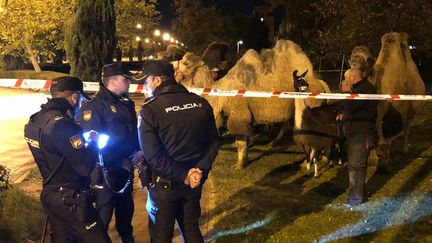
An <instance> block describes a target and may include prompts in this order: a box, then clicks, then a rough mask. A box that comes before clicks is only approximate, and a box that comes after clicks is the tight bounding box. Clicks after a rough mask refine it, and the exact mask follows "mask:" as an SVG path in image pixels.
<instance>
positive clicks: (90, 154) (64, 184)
mask: <svg viewBox="0 0 432 243" xmlns="http://www.w3.org/2000/svg"><path fill="white" fill-rule="evenodd" d="M50 92H51V96H52V99H49V100H48V102H47V103H46V104H44V105H42V107H41V108H42V109H41V110H40V111H39V112H37V113H35V114H34V115H32V116H31V117H30V120H29V122H28V123H27V124H26V126H25V129H24V136H25V139H26V141H27V143H28V145H29V148H30V150H31V152H32V154H33V157H34V159H35V161H36V164H37V166H38V168H39V171H40V173H41V175H42V177H43V179H44V182H43V189H42V192H41V197H40V198H41V202H42V206H43V208H44V210H45V212H46V213H47V214H48V220H49V222H50V224H51V229H52V235H51V242H59V243H64V242H77V241H78V242H90V243H95V242H111V241H110V239H109V236H108V234H107V232H106V230H104V229H103V227H102V225H101V222H100V220H99V217H98V214H97V211H96V210H95V209H94V208H93V205H92V204H91V201H90V200H89V199H88V190H89V186H90V173H91V171H92V170H93V168H94V167H95V164H96V161H97V148H96V145H95V144H96V143H95V142H94V141H95V140H97V137H98V134H96V133H92V135H91V136H90V140H89V141H88V142H89V143H86V141H85V140H84V138H83V135H82V134H83V131H82V129H81V127H80V126H78V125H77V124H76V123H75V121H74V119H73V117H74V109H75V108H76V107H77V106H78V104H79V100H80V97H81V96H84V93H83V83H82V82H81V80H79V79H78V78H75V77H60V78H55V79H53V80H52V85H51V89H50Z"/></svg>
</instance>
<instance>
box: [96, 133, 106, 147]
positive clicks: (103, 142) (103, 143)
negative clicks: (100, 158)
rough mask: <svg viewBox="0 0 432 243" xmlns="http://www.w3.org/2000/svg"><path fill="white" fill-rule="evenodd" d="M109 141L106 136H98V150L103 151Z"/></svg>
mask: <svg viewBox="0 0 432 243" xmlns="http://www.w3.org/2000/svg"><path fill="white" fill-rule="evenodd" d="M108 140H109V136H108V135H106V134H99V139H98V143H97V144H98V148H99V149H103V148H105V146H106V145H107V143H108Z"/></svg>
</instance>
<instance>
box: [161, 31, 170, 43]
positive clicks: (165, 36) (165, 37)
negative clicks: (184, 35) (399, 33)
mask: <svg viewBox="0 0 432 243" xmlns="http://www.w3.org/2000/svg"><path fill="white" fill-rule="evenodd" d="M170 38H171V36H170V34H169V33H164V34H163V35H162V39H163V40H164V41H169V40H170Z"/></svg>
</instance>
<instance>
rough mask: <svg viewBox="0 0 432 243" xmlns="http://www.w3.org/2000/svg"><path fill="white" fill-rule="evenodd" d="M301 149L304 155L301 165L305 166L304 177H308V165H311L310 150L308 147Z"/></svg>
mask: <svg viewBox="0 0 432 243" xmlns="http://www.w3.org/2000/svg"><path fill="white" fill-rule="evenodd" d="M303 149H304V151H305V153H306V158H305V160H304V162H303V163H305V164H306V175H307V176H309V175H310V163H311V157H310V156H311V148H310V147H309V146H305V145H303Z"/></svg>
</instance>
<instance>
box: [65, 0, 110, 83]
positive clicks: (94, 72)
mask: <svg viewBox="0 0 432 243" xmlns="http://www.w3.org/2000/svg"><path fill="white" fill-rule="evenodd" d="M115 32H116V25H115V12H114V0H77V4H76V8H75V10H74V16H73V19H72V21H71V23H70V27H69V28H68V30H67V32H66V51H67V55H68V59H69V63H70V65H71V75H74V76H76V77H79V78H81V79H82V80H85V81H98V80H100V74H101V70H102V66H103V65H104V64H108V63H111V62H112V58H113V54H114V50H115V47H116V46H117V42H116V38H115Z"/></svg>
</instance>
